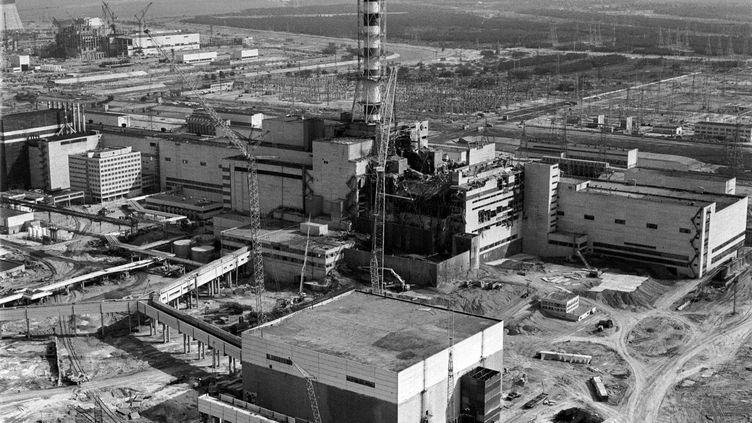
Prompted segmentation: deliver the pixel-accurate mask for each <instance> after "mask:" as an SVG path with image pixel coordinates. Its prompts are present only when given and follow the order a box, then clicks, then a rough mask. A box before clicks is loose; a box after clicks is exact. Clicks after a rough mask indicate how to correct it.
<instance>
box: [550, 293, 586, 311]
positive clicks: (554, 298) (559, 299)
mask: <svg viewBox="0 0 752 423" xmlns="http://www.w3.org/2000/svg"><path fill="white" fill-rule="evenodd" d="M579 306H580V296H579V295H574V294H570V293H568V292H564V291H557V292H553V293H551V294H550V295H548V296H547V297H544V298H541V300H540V307H541V309H542V310H546V311H550V312H552V313H558V314H568V313H574V311H575V310H577V307H579Z"/></svg>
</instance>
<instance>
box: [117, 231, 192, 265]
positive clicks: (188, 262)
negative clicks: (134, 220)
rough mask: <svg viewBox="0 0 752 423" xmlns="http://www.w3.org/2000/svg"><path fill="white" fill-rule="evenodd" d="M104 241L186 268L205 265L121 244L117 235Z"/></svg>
mask: <svg viewBox="0 0 752 423" xmlns="http://www.w3.org/2000/svg"><path fill="white" fill-rule="evenodd" d="M104 239H105V241H107V243H108V244H110V246H111V247H112V248H120V249H123V250H126V251H130V252H132V253H136V254H141V255H145V256H151V257H156V258H160V259H165V260H169V261H172V262H175V263H180V264H183V265H185V266H191V267H194V268H195V267H201V266H203V265H204V263H199V262H197V261H193V260H188V259H184V258H182V257H178V256H176V255H175V254H172V253H165V252H164V251H159V250H152V249H149V248H144V247H139V246H137V245H132V244H126V243H124V242H120V240H119V239H117V236H115V235H105V236H104Z"/></svg>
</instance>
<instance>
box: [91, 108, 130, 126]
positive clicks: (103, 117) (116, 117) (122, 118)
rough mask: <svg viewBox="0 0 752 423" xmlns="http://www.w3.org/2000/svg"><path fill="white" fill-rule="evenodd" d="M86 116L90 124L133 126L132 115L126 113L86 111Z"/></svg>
mask: <svg viewBox="0 0 752 423" xmlns="http://www.w3.org/2000/svg"><path fill="white" fill-rule="evenodd" d="M86 118H87V121H88V123H89V124H90V125H99V126H101V125H108V126H117V127H120V128H126V127H129V126H131V117H130V115H126V114H124V113H115V112H93V111H91V110H89V111H88V112H86Z"/></svg>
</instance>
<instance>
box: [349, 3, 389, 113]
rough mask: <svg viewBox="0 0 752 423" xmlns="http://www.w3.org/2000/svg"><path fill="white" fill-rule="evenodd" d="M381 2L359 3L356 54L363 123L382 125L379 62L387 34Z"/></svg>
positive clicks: (359, 100) (359, 101)
mask: <svg viewBox="0 0 752 423" xmlns="http://www.w3.org/2000/svg"><path fill="white" fill-rule="evenodd" d="M384 3H385V2H384V0H358V51H359V53H358V54H359V55H360V57H359V60H358V62H359V65H360V75H361V80H360V83H359V89H358V93H357V96H356V98H357V100H358V103H359V104H360V105H361V108H362V110H363V120H365V122H366V123H378V122H380V121H381V87H380V83H381V59H382V52H383V51H382V42H383V40H384V35H385V33H386V15H385V12H386V10H385V8H384Z"/></svg>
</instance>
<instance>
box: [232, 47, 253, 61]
mask: <svg viewBox="0 0 752 423" xmlns="http://www.w3.org/2000/svg"><path fill="white" fill-rule="evenodd" d="M230 57H231V58H232V60H251V59H256V58H258V57H259V51H258V49H257V48H251V49H242V50H234V51H233V52H232V55H231V56H230Z"/></svg>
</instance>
